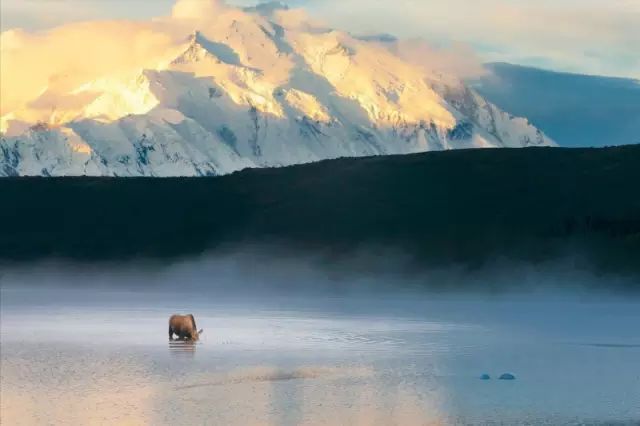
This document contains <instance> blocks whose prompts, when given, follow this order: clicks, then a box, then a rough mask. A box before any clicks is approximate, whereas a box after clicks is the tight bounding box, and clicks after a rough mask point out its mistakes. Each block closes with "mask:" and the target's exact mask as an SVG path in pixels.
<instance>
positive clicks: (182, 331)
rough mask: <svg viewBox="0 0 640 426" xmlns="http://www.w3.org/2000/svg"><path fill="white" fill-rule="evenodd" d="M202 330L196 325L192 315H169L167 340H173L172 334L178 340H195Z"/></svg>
mask: <svg viewBox="0 0 640 426" xmlns="http://www.w3.org/2000/svg"><path fill="white" fill-rule="evenodd" d="M202 332H203V330H202V329H200V330H198V328H197V327H196V320H195V319H194V318H193V315H191V314H189V315H171V318H169V340H173V335H174V334H175V335H176V336H178V339H179V340H190V341H194V342H195V341H197V340H199V339H200V334H202Z"/></svg>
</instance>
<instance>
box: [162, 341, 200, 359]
mask: <svg viewBox="0 0 640 426" xmlns="http://www.w3.org/2000/svg"><path fill="white" fill-rule="evenodd" d="M197 345H198V343H197V342H194V341H193V340H171V341H169V352H170V353H171V354H172V355H175V356H178V357H182V356H185V357H188V358H191V357H193V356H194V355H195V353H196V346H197Z"/></svg>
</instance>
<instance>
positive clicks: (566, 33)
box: [0, 0, 640, 78]
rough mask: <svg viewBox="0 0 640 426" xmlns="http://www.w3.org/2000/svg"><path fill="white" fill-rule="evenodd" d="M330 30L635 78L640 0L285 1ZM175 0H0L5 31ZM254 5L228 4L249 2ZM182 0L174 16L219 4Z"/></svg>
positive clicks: (140, 12) (150, 10) (158, 12)
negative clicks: (465, 47)
mask: <svg viewBox="0 0 640 426" xmlns="http://www.w3.org/2000/svg"><path fill="white" fill-rule="evenodd" d="M282 1H284V2H286V3H289V4H291V5H293V6H302V7H304V8H305V9H307V10H308V12H309V13H310V15H311V16H313V17H314V18H317V19H320V20H322V21H324V22H327V23H329V24H330V25H332V26H333V27H335V28H339V29H345V30H350V31H353V32H356V33H382V32H385V33H392V34H396V35H398V36H400V37H408V38H414V37H415V38H423V39H426V40H429V41H430V42H432V43H433V42H435V43H442V44H449V43H453V44H456V43H458V44H467V45H470V46H472V47H473V49H474V50H475V52H476V54H477V55H479V57H480V58H481V59H482V60H484V61H507V62H514V63H520V64H525V65H537V66H542V67H545V68H552V69H557V70H565V71H573V72H583V73H592V74H606V75H618V76H630V77H635V78H640V55H639V54H638V46H640V31H638V28H640V0H282ZM173 3H174V0H2V1H0V7H1V9H2V13H1V17H2V19H1V24H2V29H3V30H7V29H11V28H15V27H24V28H27V29H34V28H50V27H52V26H55V25H59V24H62V23H67V22H72V21H80V20H86V19H112V18H128V19H142V18H145V19H148V18H150V17H154V16H167V15H169V14H171V9H172V7H173ZM251 3H254V2H252V1H251V0H229V4H234V5H237V4H242V5H247V4H251ZM221 4H222V2H221V1H220V0H181V5H180V6H176V8H175V9H174V14H176V13H177V14H179V15H180V14H181V15H182V16H183V17H184V16H185V15H188V14H191V16H192V17H194V16H197V15H198V13H201V12H203V8H209V9H211V8H215V7H222V6H221Z"/></svg>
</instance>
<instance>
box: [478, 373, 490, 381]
mask: <svg viewBox="0 0 640 426" xmlns="http://www.w3.org/2000/svg"><path fill="white" fill-rule="evenodd" d="M489 379H491V376H489V375H488V374H483V375H481V376H480V380H489Z"/></svg>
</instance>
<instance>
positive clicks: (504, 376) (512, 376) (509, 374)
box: [499, 373, 516, 380]
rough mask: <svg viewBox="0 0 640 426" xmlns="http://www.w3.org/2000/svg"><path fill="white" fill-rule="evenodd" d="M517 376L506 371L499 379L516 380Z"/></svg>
mask: <svg viewBox="0 0 640 426" xmlns="http://www.w3.org/2000/svg"><path fill="white" fill-rule="evenodd" d="M515 379H516V376H514V375H513V374H511V373H504V374H503V375H502V376H500V378H499V380H515Z"/></svg>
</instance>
